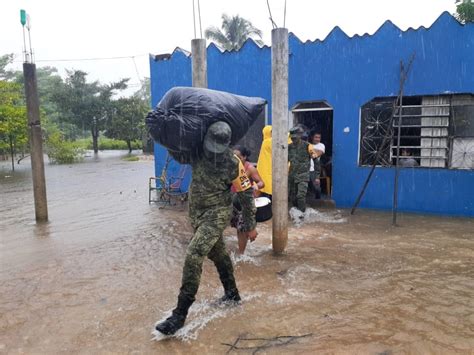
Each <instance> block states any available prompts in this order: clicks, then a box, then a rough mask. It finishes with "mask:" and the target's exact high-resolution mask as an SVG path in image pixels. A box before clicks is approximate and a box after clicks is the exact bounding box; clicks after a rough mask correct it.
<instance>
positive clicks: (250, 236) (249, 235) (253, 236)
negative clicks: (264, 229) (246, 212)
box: [247, 229, 258, 242]
mask: <svg viewBox="0 0 474 355" xmlns="http://www.w3.org/2000/svg"><path fill="white" fill-rule="evenodd" d="M257 235H258V233H257V230H256V229H254V230H253V231H250V232H247V238H248V239H249V240H250V241H251V242H253V241H254V240H255V239H256V238H257Z"/></svg>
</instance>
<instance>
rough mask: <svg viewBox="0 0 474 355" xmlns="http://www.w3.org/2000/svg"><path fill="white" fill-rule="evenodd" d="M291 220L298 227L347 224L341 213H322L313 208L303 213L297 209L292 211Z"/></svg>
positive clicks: (294, 208) (293, 208)
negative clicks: (317, 224) (318, 223)
mask: <svg viewBox="0 0 474 355" xmlns="http://www.w3.org/2000/svg"><path fill="white" fill-rule="evenodd" d="M290 218H291V220H292V221H293V223H294V225H295V226H296V227H301V226H302V225H304V224H310V223H317V222H320V223H347V218H344V217H342V214H341V211H338V210H336V211H334V212H320V211H316V210H315V209H313V208H307V209H306V211H305V212H301V211H300V210H299V209H297V208H296V207H292V208H291V209H290Z"/></svg>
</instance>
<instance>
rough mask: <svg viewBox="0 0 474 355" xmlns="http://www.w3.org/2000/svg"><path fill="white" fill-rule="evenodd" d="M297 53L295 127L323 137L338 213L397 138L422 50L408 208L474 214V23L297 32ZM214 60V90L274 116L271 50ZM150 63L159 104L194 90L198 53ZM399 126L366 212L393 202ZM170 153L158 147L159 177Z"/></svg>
mask: <svg viewBox="0 0 474 355" xmlns="http://www.w3.org/2000/svg"><path fill="white" fill-rule="evenodd" d="M289 48H290V58H289V107H288V110H289V113H290V115H289V121H290V122H289V125H290V126H292V125H293V124H295V123H304V124H305V125H307V126H308V127H309V128H311V129H313V130H317V131H320V132H321V133H322V142H323V143H325V145H326V157H327V158H328V157H329V158H330V159H329V160H328V159H326V162H325V163H326V172H327V174H328V175H329V176H330V177H331V184H332V198H333V199H334V200H335V202H336V204H337V206H338V207H350V206H351V205H352V204H353V203H354V201H355V200H356V198H357V195H358V194H359V192H360V190H361V188H362V185H363V183H364V181H365V178H366V177H367V174H368V172H369V168H368V167H369V166H370V165H371V164H372V163H373V162H374V159H375V156H376V153H377V150H378V147H379V146H380V143H381V142H382V140H383V137H384V136H385V135H386V134H387V132H389V125H388V123H389V122H388V121H389V120H390V117H391V113H392V110H393V102H394V99H395V98H396V97H397V95H398V90H399V82H400V61H403V63H404V64H405V67H407V66H408V62H409V61H410V58H411V56H412V54H413V53H414V54H415V58H414V60H413V64H412V67H411V70H410V72H409V74H408V79H407V81H406V83H405V87H404V92H403V94H404V96H403V109H402V122H401V134H400V146H401V147H404V148H406V149H407V150H409V151H410V158H414V159H415V160H416V161H417V163H418V166H417V167H413V168H402V169H401V173H400V180H399V209H400V210H402V211H412V212H423V213H435V214H446V215H460V216H471V217H472V216H474V24H466V25H462V24H460V23H459V22H458V21H457V20H456V19H454V18H453V17H452V16H451V15H450V14H449V13H447V12H446V13H443V14H442V15H441V16H440V17H439V18H438V19H437V20H436V21H435V22H434V23H433V25H432V26H431V27H429V28H424V27H420V28H418V29H411V28H410V29H408V30H407V31H402V30H400V29H399V28H398V27H396V26H395V25H394V24H393V23H391V22H390V21H386V22H385V23H384V24H383V25H382V26H381V27H380V28H379V29H378V30H377V31H376V32H375V33H374V34H373V35H368V34H365V35H363V36H359V35H356V36H353V37H348V36H347V35H346V34H345V33H344V32H343V31H342V30H341V29H340V28H339V27H335V28H334V29H333V30H332V32H331V33H330V34H329V35H328V36H327V37H326V38H325V39H324V40H323V41H320V40H316V41H314V42H310V41H307V42H305V43H303V42H301V41H300V40H299V39H298V38H297V37H296V36H295V35H294V34H290V38H289ZM207 58H208V84H209V88H211V89H217V90H224V91H228V92H232V93H235V94H241V95H248V96H261V97H264V98H265V99H267V100H268V109H267V112H271V50H270V48H269V47H266V46H265V47H263V48H260V47H259V46H257V45H256V44H255V43H254V42H253V41H252V40H248V41H247V42H246V43H245V44H244V46H243V47H242V48H241V49H240V50H238V51H232V52H227V51H226V52H221V51H220V50H219V49H218V48H217V47H216V46H215V45H214V44H210V45H209V46H208V48H207ZM150 66H151V92H152V101H153V104H154V105H156V103H157V102H158V101H159V100H160V98H161V97H162V96H163V94H164V93H165V92H166V91H167V90H169V89H170V88H172V87H174V86H191V58H190V55H189V52H185V51H183V50H180V49H177V50H175V51H174V52H173V53H172V54H170V55H160V56H151V57H150ZM397 112H398V111H397ZM266 119H267V121H268V122H269V123H271V117H267V118H266ZM397 124H398V115H397V118H396V120H395V122H394V125H395V127H394V132H395V136H394V138H393V139H392V140H391V141H390V140H389V141H388V144H387V145H386V147H384V149H382V152H381V154H380V156H379V160H378V161H377V165H378V167H377V168H376V170H375V173H374V176H373V177H372V180H371V182H370V184H369V186H368V188H367V191H366V193H365V195H364V197H363V199H362V201H361V204H360V206H361V207H365V208H375V209H390V208H391V206H392V198H393V186H394V183H393V181H394V172H395V168H394V167H393V165H394V162H395V158H396V152H397V149H396V145H397V132H398V127H397ZM255 154H258V152H256V153H255ZM165 156H166V152H165V150H164V149H163V147H161V146H158V145H157V146H156V147H155V162H156V174H157V175H160V174H161V169H162V167H163V164H164V161H165ZM400 156H401V158H400V159H405V158H404V157H403V156H402V155H401V154H400ZM174 169H178V167H177V164H175V165H174Z"/></svg>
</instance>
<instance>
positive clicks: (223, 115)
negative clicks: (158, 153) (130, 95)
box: [146, 87, 266, 163]
mask: <svg viewBox="0 0 474 355" xmlns="http://www.w3.org/2000/svg"><path fill="white" fill-rule="evenodd" d="M265 104H266V100H264V99H262V98H258V97H246V96H238V95H233V94H229V93H227V92H223V91H216V90H209V89H202V88H192V87H175V88H173V89H171V90H169V91H168V92H167V93H166V94H165V96H163V98H162V100H161V101H160V102H159V103H158V105H157V106H156V108H155V109H154V110H153V111H151V112H150V113H148V115H147V116H146V124H147V127H148V131H149V132H150V134H151V136H152V137H153V139H154V140H155V141H157V142H158V143H160V144H161V145H163V146H164V147H166V148H167V149H168V152H169V153H170V154H171V155H172V156H173V157H174V158H175V159H176V160H178V161H180V162H181V163H190V162H192V161H193V160H194V159H195V158H196V157H198V156H199V155H200V154H201V152H202V144H203V140H204V136H205V134H206V132H207V128H208V127H209V126H210V125H211V124H213V123H215V122H217V121H224V122H227V123H228V124H229V125H230V127H231V128H232V140H231V143H232V144H236V143H237V141H239V140H240V139H241V138H242V137H243V136H244V135H245V133H246V132H247V130H248V129H249V127H250V126H251V125H252V124H253V123H254V122H255V120H256V119H257V118H258V116H259V115H260V114H261V113H262V111H263V109H264V107H265Z"/></svg>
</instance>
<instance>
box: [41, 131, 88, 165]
mask: <svg viewBox="0 0 474 355" xmlns="http://www.w3.org/2000/svg"><path fill="white" fill-rule="evenodd" d="M46 154H48V158H49V160H50V162H51V163H53V164H72V163H77V162H79V161H81V160H82V158H83V155H84V150H83V149H82V148H81V147H80V146H78V145H77V144H76V143H75V142H70V141H66V140H65V139H64V137H63V134H62V133H61V132H60V131H59V130H58V131H54V132H52V133H50V134H49V135H48V137H47V139H46Z"/></svg>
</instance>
